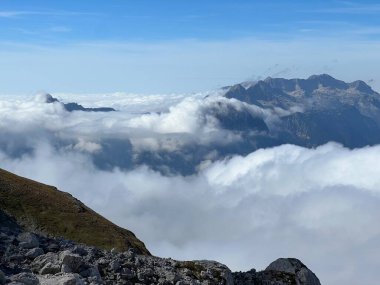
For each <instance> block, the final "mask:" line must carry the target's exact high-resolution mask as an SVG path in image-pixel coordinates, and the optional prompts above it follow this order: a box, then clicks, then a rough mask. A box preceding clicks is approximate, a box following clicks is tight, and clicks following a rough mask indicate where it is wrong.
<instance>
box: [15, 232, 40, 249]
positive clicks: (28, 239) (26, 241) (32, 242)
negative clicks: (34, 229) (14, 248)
mask: <svg viewBox="0 0 380 285" xmlns="http://www.w3.org/2000/svg"><path fill="white" fill-rule="evenodd" d="M17 240H18V241H19V242H20V244H19V246H20V247H22V248H35V247H38V246H39V244H40V243H39V241H38V239H37V237H36V236H35V235H34V234H32V233H29V232H24V233H21V234H19V235H18V236H17Z"/></svg>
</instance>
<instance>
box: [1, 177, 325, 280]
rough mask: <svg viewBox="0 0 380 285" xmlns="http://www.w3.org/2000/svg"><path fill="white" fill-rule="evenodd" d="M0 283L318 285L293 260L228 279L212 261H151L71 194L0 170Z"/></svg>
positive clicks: (144, 251)
mask: <svg viewBox="0 0 380 285" xmlns="http://www.w3.org/2000/svg"><path fill="white" fill-rule="evenodd" d="M70 237H74V238H70ZM74 239H75V240H76V241H73V240H74ZM110 247H112V249H109V248H110ZM3 284H12V285H22V284H25V285H38V284H41V285H85V284H91V285H110V284H162V285H169V284H173V285H174V284H175V285H187V284H189V285H197V284H199V285H222V284H226V285H233V284H238V285H252V284H253V285H266V284H274V285H293V284H295V285H319V284H320V283H319V280H318V278H317V277H316V276H315V275H314V273H313V272H311V271H310V270H309V269H308V268H307V267H306V266H305V265H304V264H303V263H302V262H300V261H299V260H297V259H279V260H277V261H275V262H273V263H272V264H270V265H269V266H268V268H267V269H265V270H264V271H259V272H256V270H254V269H252V270H250V271H248V272H244V273H242V272H235V273H232V272H231V271H230V269H229V268H228V267H226V266H225V265H223V264H220V263H218V262H215V261H206V260H199V261H176V260H173V259H171V258H159V257H154V256H151V255H150V254H149V251H148V250H147V249H146V248H145V246H144V244H143V243H142V242H141V241H139V240H138V239H137V238H136V237H135V236H134V234H133V233H132V232H129V231H127V230H125V229H122V228H119V227H117V226H116V225H114V224H112V223H111V222H109V221H107V220H106V219H104V218H103V217H101V216H100V215H98V214H96V213H95V212H93V211H92V210H91V209H89V208H87V207H86V206H85V205H84V204H83V203H81V202H80V201H78V200H76V199H75V198H73V197H72V196H71V195H69V194H67V193H64V192H61V191H58V190H57V189H55V188H54V187H50V186H46V185H44V184H41V183H38V182H35V181H32V180H29V179H25V178H22V177H19V176H16V175H14V174H12V173H9V172H6V171H3V170H0V285H3Z"/></svg>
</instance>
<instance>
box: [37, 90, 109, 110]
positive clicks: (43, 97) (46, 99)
mask: <svg viewBox="0 0 380 285" xmlns="http://www.w3.org/2000/svg"><path fill="white" fill-rule="evenodd" d="M35 101H37V102H41V103H47V104H51V103H56V102H57V103H60V104H62V105H63V108H64V109H65V110H66V111H68V112H73V111H84V112H113V111H116V110H115V109H114V108H109V107H99V108H86V107H83V106H82V105H80V104H78V103H75V102H70V103H62V102H61V101H59V100H58V99H57V98H55V97H53V96H52V95H51V94H49V93H45V92H43V93H38V94H37V95H36V96H35Z"/></svg>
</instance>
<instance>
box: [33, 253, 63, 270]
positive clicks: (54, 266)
mask: <svg viewBox="0 0 380 285" xmlns="http://www.w3.org/2000/svg"><path fill="white" fill-rule="evenodd" d="M31 265H32V270H33V271H34V272H38V273H39V274H41V275H45V274H56V273H58V272H60V271H61V265H60V262H59V258H58V255H57V254H56V253H53V252H48V253H47V254H44V255H40V256H38V257H36V258H35V259H34V260H33V262H32V264H31Z"/></svg>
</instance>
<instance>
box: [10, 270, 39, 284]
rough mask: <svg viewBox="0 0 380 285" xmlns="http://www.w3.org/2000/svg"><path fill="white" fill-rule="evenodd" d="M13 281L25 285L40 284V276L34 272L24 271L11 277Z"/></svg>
mask: <svg viewBox="0 0 380 285" xmlns="http://www.w3.org/2000/svg"><path fill="white" fill-rule="evenodd" d="M10 279H11V280H12V282H14V283H20V284H23V285H38V284H40V282H39V280H38V278H37V277H36V276H35V275H34V274H32V273H27V272H22V273H19V274H17V275H13V276H12V277H11V278H10Z"/></svg>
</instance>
